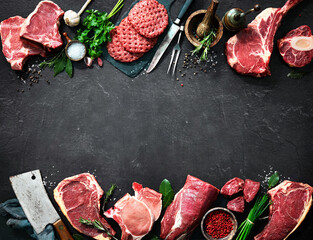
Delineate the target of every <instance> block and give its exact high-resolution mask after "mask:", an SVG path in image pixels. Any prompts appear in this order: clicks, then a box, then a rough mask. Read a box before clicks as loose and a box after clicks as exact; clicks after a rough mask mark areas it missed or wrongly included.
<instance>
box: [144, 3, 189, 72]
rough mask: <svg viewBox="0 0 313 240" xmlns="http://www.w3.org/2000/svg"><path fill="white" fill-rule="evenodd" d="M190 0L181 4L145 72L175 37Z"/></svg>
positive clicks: (158, 58) (153, 66) (148, 70)
mask: <svg viewBox="0 0 313 240" xmlns="http://www.w3.org/2000/svg"><path fill="white" fill-rule="evenodd" d="M192 1H193V0H186V2H185V3H184V5H183V6H182V8H181V10H180V12H179V14H178V17H177V18H176V20H175V21H174V23H173V24H172V26H171V27H170V29H169V30H168V32H167V34H166V36H165V37H164V39H163V41H162V42H161V44H160V46H159V48H158V50H157V51H156V53H155V54H154V56H153V59H152V61H151V63H150V66H149V67H148V69H147V73H150V72H151V71H152V70H153V69H154V68H155V66H156V65H157V64H158V62H159V60H160V59H161V57H162V55H163V54H164V52H165V50H166V49H167V47H168V46H169V45H170V43H171V41H172V40H173V38H174V37H175V35H176V33H177V32H178V31H179V23H180V20H181V19H182V17H183V16H184V14H185V13H186V11H187V9H188V7H189V6H190V4H191V3H192Z"/></svg>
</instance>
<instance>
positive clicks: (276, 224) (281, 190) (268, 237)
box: [254, 180, 313, 240]
mask: <svg viewBox="0 0 313 240" xmlns="http://www.w3.org/2000/svg"><path fill="white" fill-rule="evenodd" d="M312 193H313V188H312V187H311V186H310V185H308V184H304V183H298V182H292V181H287V180H286V181H284V182H282V183H281V184H279V185H278V186H276V187H275V188H273V189H271V190H270V191H268V194H269V195H270V198H271V201H272V202H273V203H272V204H271V205H270V215H269V223H268V224H267V225H266V226H265V228H264V230H263V231H262V232H261V233H260V234H258V235H257V236H255V237H254V240H281V239H286V238H287V237H288V236H289V235H290V234H291V233H292V232H293V231H295V230H296V228H297V227H298V226H299V225H300V224H301V222H302V221H303V220H304V218H305V216H306V214H307V213H308V211H309V210H310V207H311V204H312Z"/></svg>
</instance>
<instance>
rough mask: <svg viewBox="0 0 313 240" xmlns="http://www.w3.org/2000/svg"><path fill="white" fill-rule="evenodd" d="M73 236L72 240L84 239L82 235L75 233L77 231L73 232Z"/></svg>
mask: <svg viewBox="0 0 313 240" xmlns="http://www.w3.org/2000/svg"><path fill="white" fill-rule="evenodd" d="M73 238H74V240H84V239H85V238H84V237H83V236H82V235H80V234H77V233H75V234H73Z"/></svg>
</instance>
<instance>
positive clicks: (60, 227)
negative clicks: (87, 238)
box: [53, 219, 74, 240]
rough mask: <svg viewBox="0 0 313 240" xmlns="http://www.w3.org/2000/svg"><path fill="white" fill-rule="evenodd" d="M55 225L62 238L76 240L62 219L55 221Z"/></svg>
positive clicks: (62, 239)
mask: <svg viewBox="0 0 313 240" xmlns="http://www.w3.org/2000/svg"><path fill="white" fill-rule="evenodd" d="M53 227H54V229H55V230H56V231H57V233H58V234H59V236H60V239H61V240H74V239H73V237H72V235H71V234H70V232H69V231H68V230H67V228H66V226H65V224H64V223H63V221H62V220H61V219H60V220H58V221H56V222H55V223H53Z"/></svg>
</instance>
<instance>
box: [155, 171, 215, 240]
mask: <svg viewBox="0 0 313 240" xmlns="http://www.w3.org/2000/svg"><path fill="white" fill-rule="evenodd" d="M218 194H219V190H218V189H217V188H216V187H214V186H212V185H211V184H209V183H207V182H204V181H202V180H200V179H198V178H195V177H193V176H190V175H188V176H187V180H186V183H185V185H184V187H183V188H182V189H181V190H180V191H179V192H178V193H177V194H176V195H175V198H174V201H173V202H172V203H171V205H170V206H169V207H168V208H167V209H166V211H165V214H164V217H163V219H162V221H161V235H160V236H161V238H162V239H165V240H176V239H179V240H186V239H189V237H190V235H191V233H192V232H193V230H194V229H195V228H196V227H197V226H198V224H199V223H200V221H201V219H202V217H203V215H204V214H205V213H206V211H207V210H208V209H209V207H210V205H211V204H212V203H213V202H214V201H215V200H216V198H217V196H218Z"/></svg>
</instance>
